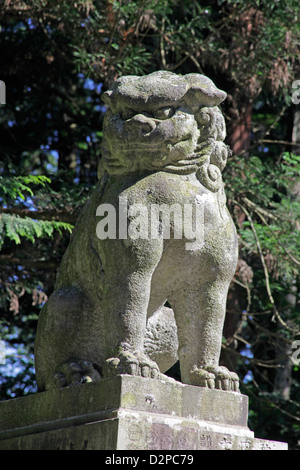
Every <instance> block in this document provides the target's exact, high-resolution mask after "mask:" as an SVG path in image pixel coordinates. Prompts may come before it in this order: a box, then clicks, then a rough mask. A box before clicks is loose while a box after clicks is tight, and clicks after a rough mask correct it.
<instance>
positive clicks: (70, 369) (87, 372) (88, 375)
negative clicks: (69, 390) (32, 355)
mask: <svg viewBox="0 0 300 470" xmlns="http://www.w3.org/2000/svg"><path fill="white" fill-rule="evenodd" d="M100 379H101V375H100V373H99V371H98V370H97V369H96V367H95V365H93V364H92V363H91V362H89V361H86V360H84V359H78V358H71V359H69V360H68V361H65V362H63V363H62V364H61V365H60V366H59V367H57V369H56V370H55V371H54V372H53V374H52V375H51V377H50V378H49V380H48V383H47V386H46V389H47V390H49V389H56V388H61V387H66V386H68V385H80V384H83V383H87V382H95V381H96V380H100Z"/></svg>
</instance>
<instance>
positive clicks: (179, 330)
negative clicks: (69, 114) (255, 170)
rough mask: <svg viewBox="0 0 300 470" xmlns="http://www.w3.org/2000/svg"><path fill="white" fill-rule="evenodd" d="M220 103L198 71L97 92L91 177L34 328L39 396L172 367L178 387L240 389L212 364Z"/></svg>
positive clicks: (228, 235)
mask: <svg viewBox="0 0 300 470" xmlns="http://www.w3.org/2000/svg"><path fill="white" fill-rule="evenodd" d="M225 98H226V93H225V92H223V91H221V90H219V89H218V88H216V86H215V85H214V83H213V82H212V81H211V80H210V79H209V78H207V77H205V76H203V75H199V74H193V73H192V74H188V75H185V76H181V75H176V74H174V73H171V72H167V71H158V72H154V73H151V74H149V75H146V76H142V77H138V76H124V77H121V78H119V79H117V80H116V81H115V82H114V84H113V85H112V87H111V88H110V90H108V91H106V92H105V93H104V94H103V101H104V103H105V104H106V105H107V111H106V113H105V120H104V128H103V146H102V158H101V160H100V165H99V181H98V184H97V186H96V187H95V190H94V192H93V194H92V196H91V198H90V199H89V201H88V202H87V204H86V205H85V207H84V208H83V210H82V213H81V215H80V217H79V219H78V222H77V224H76V227H75V229H74V231H73V234H72V237H71V241H70V244H69V246H68V249H67V251H66V253H65V255H64V257H63V259H62V262H61V265H60V268H59V271H58V275H57V281H56V285H55V290H54V292H53V294H52V295H51V296H50V298H49V300H48V302H47V303H46V304H45V306H44V307H43V309H42V311H41V314H40V318H39V322H38V330H37V336H36V343H35V359H36V376H37V384H38V388H39V390H45V389H49V388H55V387H63V386H66V385H70V384H76V383H82V382H86V381H95V380H99V379H101V378H106V377H112V376H114V375H116V374H132V375H139V376H142V377H150V378H153V379H163V380H167V378H166V376H165V375H164V373H165V372H166V371H167V370H168V369H169V368H170V367H171V366H172V365H173V364H174V363H175V362H176V361H177V360H178V359H179V363H180V371H181V380H182V382H183V383H185V384H191V385H197V386H200V387H210V388H217V389H222V390H231V391H238V387H239V381H238V377H237V375H236V374H235V373H233V372H230V371H228V370H227V369H226V368H225V367H221V366H219V356H220V350H221V343H222V330H223V323H224V316H225V306H226V299H227V292H228V287H229V283H230V281H231V280H232V277H233V274H234V272H235V268H236V264H237V256H238V246H237V235H236V230H235V227H234V224H233V221H232V219H231V217H230V215H229V212H228V210H227V208H226V199H225V193H224V185H223V181H222V170H223V168H224V166H225V164H226V160H227V156H228V152H229V150H228V148H227V146H226V145H225V144H224V139H225V133H226V130H225V122H224V118H223V116H222V113H221V111H220V109H219V107H218V106H219V105H220V103H221V102H222V101H223V100H224V99H225ZM150 229H151V230H150ZM152 229H153V230H152Z"/></svg>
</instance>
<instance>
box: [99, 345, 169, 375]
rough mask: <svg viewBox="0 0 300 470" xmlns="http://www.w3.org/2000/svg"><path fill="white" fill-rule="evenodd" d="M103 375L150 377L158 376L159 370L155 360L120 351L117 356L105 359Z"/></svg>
mask: <svg viewBox="0 0 300 470" xmlns="http://www.w3.org/2000/svg"><path fill="white" fill-rule="evenodd" d="M103 373H104V376H105V377H114V376H115V375H119V374H129V375H138V376H141V377H149V378H151V379H156V378H159V376H160V372H159V368H158V365H157V364H156V362H154V361H151V359H149V358H148V357H147V356H145V355H143V354H137V353H132V352H129V351H122V352H121V353H119V354H118V356H117V357H111V358H109V359H107V360H106V361H105V366H104V368H103Z"/></svg>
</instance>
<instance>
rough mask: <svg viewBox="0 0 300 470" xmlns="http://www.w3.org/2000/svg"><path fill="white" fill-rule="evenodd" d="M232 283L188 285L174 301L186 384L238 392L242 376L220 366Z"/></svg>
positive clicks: (216, 282)
mask: <svg viewBox="0 0 300 470" xmlns="http://www.w3.org/2000/svg"><path fill="white" fill-rule="evenodd" d="M227 291H228V283H226V282H222V281H221V280H220V279H216V280H215V281H214V282H211V283H207V284H202V285H199V286H197V289H195V288H193V289H192V288H191V286H189V285H186V286H185V287H184V288H183V289H182V290H181V292H180V294H179V295H176V296H174V297H173V299H172V300H171V305H172V307H173V309H174V312H175V318H176V323H177V328H178V340H179V361H180V370H181V378H182V381H183V382H184V383H187V384H190V385H197V386H200V387H208V388H217V389H221V390H231V391H238V388H239V379H238V376H237V375H236V374H235V373H233V372H230V371H228V370H227V369H226V368H225V367H220V366H219V358H220V352H221V345H222V332H223V325H224V318H225V309H226V299H227Z"/></svg>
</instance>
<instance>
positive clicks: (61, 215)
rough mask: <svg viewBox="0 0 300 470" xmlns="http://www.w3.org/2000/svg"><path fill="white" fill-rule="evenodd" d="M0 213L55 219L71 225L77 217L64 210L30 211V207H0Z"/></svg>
mask: <svg viewBox="0 0 300 470" xmlns="http://www.w3.org/2000/svg"><path fill="white" fill-rule="evenodd" d="M0 213H2V214H12V215H19V216H20V217H30V218H31V219H37V220H56V221H58V222H66V223H68V224H71V225H75V222H76V219H77V217H76V216H75V215H74V214H70V212H66V211H59V210H56V211H51V210H39V211H32V210H30V209H18V208H16V207H1V206H0Z"/></svg>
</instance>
